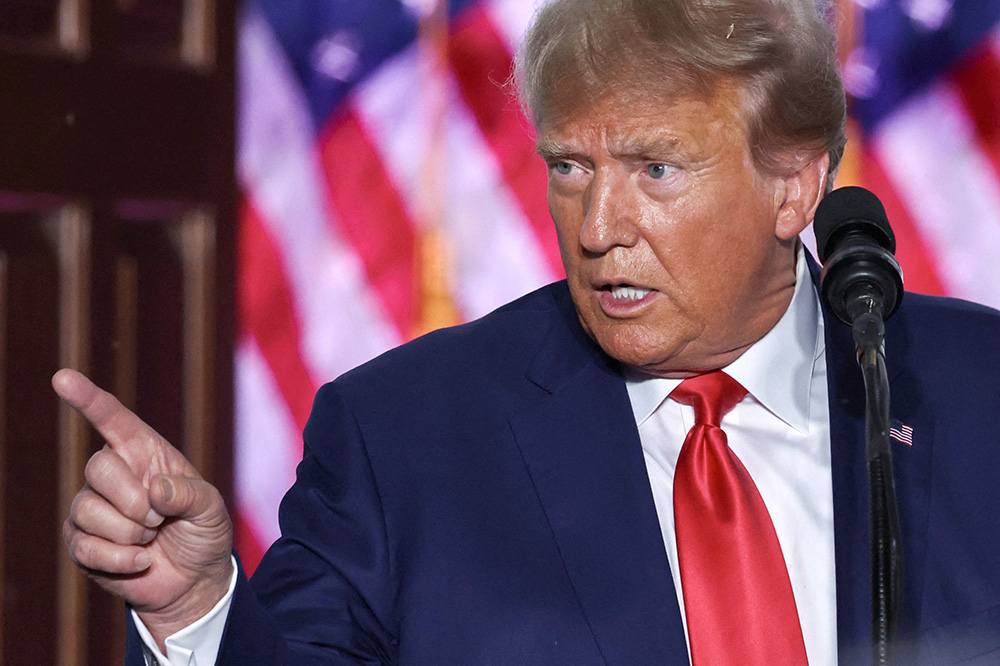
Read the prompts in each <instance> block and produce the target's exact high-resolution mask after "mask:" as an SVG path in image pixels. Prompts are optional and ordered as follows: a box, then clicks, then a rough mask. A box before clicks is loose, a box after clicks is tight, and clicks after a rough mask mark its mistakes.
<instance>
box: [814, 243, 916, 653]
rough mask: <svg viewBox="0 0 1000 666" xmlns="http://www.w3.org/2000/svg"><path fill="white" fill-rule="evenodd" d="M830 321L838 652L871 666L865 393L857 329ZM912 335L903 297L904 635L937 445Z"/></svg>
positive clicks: (894, 391)
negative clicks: (906, 434) (907, 435)
mask: <svg viewBox="0 0 1000 666" xmlns="http://www.w3.org/2000/svg"><path fill="white" fill-rule="evenodd" d="M810 268H811V269H812V272H813V279H814V281H815V284H816V287H817V289H819V268H818V266H817V265H816V264H815V262H813V261H812V260H811V257H810ZM823 317H824V323H825V331H826V358H827V382H828V389H829V406H830V445H831V448H832V451H831V453H832V466H833V501H834V543H835V546H834V547H835V554H836V562H837V563H836V576H837V633H838V650H839V653H840V662H841V663H843V664H855V663H865V662H868V661H870V660H871V645H872V630H871V565H870V550H871V544H870V528H869V517H868V472H867V462H866V461H867V458H866V453H865V387H864V381H863V378H862V375H861V370H860V368H859V367H858V363H857V360H856V359H857V355H856V352H855V347H854V340H853V338H852V334H851V328H850V327H849V326H847V325H846V324H844V323H842V322H841V321H839V320H838V319H837V318H836V316H835V315H834V314H833V313H831V312H830V311H829V310H828V309H827V308H826V307H825V305H824V307H823ZM908 330H909V328H908V326H907V324H906V309H905V299H904V307H903V308H902V309H901V310H900V312H899V313H898V314H897V315H896V317H895V318H894V319H891V320H890V321H889V322H888V323H887V326H886V357H887V361H886V363H887V367H888V370H889V383H890V388H889V392H890V393H889V395H890V415H891V416H892V417H894V418H897V419H899V420H901V421H903V422H904V423H906V424H908V425H910V426H911V427H913V428H914V445H913V446H912V447H908V446H905V445H903V444H899V443H898V442H893V476H894V478H895V483H896V499H897V505H898V508H899V514H900V530H901V533H902V545H903V554H904V567H903V568H904V600H903V618H902V622H901V627H900V633H901V634H902V635H906V634H909V633H911V632H912V631H913V630H915V629H916V627H917V626H918V623H919V617H920V602H921V594H922V585H921V581H922V578H923V576H922V571H923V564H924V559H925V553H926V536H927V515H928V509H929V496H930V472H931V468H932V466H931V464H930V463H931V455H932V452H933V440H934V436H933V432H934V423H933V418H932V415H931V412H930V409H929V408H928V407H927V406H926V405H921V401H920V391H919V389H918V386H919V383H918V381H917V380H916V378H915V377H914V376H912V372H913V368H915V367H917V366H915V364H914V360H913V359H912V358H910V344H909V342H910V341H909V338H908V335H907V333H908ZM904 661H905V659H904ZM901 663H903V662H901Z"/></svg>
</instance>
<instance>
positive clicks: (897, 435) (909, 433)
mask: <svg viewBox="0 0 1000 666" xmlns="http://www.w3.org/2000/svg"><path fill="white" fill-rule="evenodd" d="M889 437H890V438H891V439H894V440H896V441H897V442H899V443H900V444H906V445H907V446H913V428H912V427H910V426H908V425H906V424H905V423H903V422H902V421H899V420H898V419H890V422H889Z"/></svg>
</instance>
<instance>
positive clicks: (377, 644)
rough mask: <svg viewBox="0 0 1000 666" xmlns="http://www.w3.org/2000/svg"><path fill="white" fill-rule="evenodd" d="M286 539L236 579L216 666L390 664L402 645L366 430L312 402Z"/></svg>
mask: <svg viewBox="0 0 1000 666" xmlns="http://www.w3.org/2000/svg"><path fill="white" fill-rule="evenodd" d="M279 521H280V524H281V532H282V536H281V538H280V539H279V540H278V541H277V542H276V543H275V544H274V545H273V546H272V547H271V549H270V550H269V551H268V552H267V554H266V555H265V556H264V559H263V561H262V562H261V564H260V567H259V568H258V569H257V571H256V573H255V575H254V577H253V580H252V581H251V582H250V583H249V584H247V583H246V581H245V580H240V581H239V582H238V583H237V588H236V594H235V597H234V600H233V607H232V609H231V611H230V617H229V620H228V622H227V625H226V633H225V635H224V636H223V640H222V645H221V648H220V655H219V660H218V662H217V664H219V666H222V665H228V664H234V665H235V664H278V663H285V664H296V665H303V666H305V665H312V664H315V665H317V666H318V665H320V664H322V665H325V666H333V665H341V664H344V665H346V664H388V663H392V662H393V661H394V651H395V646H396V644H397V641H396V638H395V635H394V633H393V630H392V629H391V627H392V626H393V618H392V608H393V599H394V589H395V586H394V583H393V573H392V570H391V566H390V557H389V547H388V537H387V533H386V527H385V519H384V516H383V513H382V503H381V500H380V496H379V492H378V488H377V485H376V481H375V475H374V472H373V470H372V466H371V464H370V461H369V457H368V454H367V451H366V448H365V442H364V438H363V436H362V432H361V428H360V426H359V425H358V424H357V422H356V420H355V418H354V416H353V415H352V414H351V413H350V411H349V410H348V409H347V408H346V406H345V401H344V400H343V399H342V398H341V397H340V396H339V395H338V392H337V389H336V388H335V386H334V385H327V386H325V387H323V388H322V389H321V390H320V391H319V393H318V394H317V396H316V400H315V402H314V405H313V411H312V413H311V415H310V417H309V422H308V423H307V425H306V429H305V433H304V455H303V461H302V463H301V464H300V465H299V467H298V469H297V472H296V482H295V484H294V485H293V487H292V488H291V490H289V492H288V494H287V495H286V496H285V498H284V499H283V500H282V503H281V508H280V511H279Z"/></svg>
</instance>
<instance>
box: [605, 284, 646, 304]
mask: <svg viewBox="0 0 1000 666" xmlns="http://www.w3.org/2000/svg"><path fill="white" fill-rule="evenodd" d="M605 290H606V291H608V292H609V293H610V294H611V297H612V298H614V299H615V300H616V301H641V300H642V299H643V298H645V297H646V296H647V295H649V292H650V291H651V290H650V289H643V288H642V287H633V286H632V285H629V284H614V285H608V286H607V287H605Z"/></svg>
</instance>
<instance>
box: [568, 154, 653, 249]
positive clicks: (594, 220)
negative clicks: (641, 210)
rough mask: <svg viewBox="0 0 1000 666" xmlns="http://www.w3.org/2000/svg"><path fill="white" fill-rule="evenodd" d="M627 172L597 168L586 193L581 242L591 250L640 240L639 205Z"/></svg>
mask: <svg viewBox="0 0 1000 666" xmlns="http://www.w3.org/2000/svg"><path fill="white" fill-rule="evenodd" d="M633 196H634V195H633V194H632V193H631V192H630V188H629V182H628V177H627V174H618V173H614V172H613V171H603V170H598V171H597V172H596V173H595V174H594V178H593V179H591V181H590V186H589V191H588V192H587V195H586V197H585V206H584V211H583V215H584V216H583V226H582V227H581V228H580V245H581V246H582V247H583V249H584V250H586V251H587V252H590V253H593V254H605V253H607V252H609V251H611V249H612V248H614V247H632V246H633V245H635V244H636V242H637V241H638V240H639V232H638V227H637V226H636V219H637V218H636V216H637V214H638V209H637V207H636V205H635V202H634V199H633Z"/></svg>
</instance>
